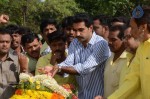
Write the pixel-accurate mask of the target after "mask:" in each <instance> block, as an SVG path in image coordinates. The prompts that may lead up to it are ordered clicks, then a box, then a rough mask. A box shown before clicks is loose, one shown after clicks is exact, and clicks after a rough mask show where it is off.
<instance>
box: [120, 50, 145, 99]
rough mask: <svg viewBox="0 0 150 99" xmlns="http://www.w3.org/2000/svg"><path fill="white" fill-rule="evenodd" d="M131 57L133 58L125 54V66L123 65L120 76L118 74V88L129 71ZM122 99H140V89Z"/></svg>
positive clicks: (129, 54) (131, 55)
mask: <svg viewBox="0 0 150 99" xmlns="http://www.w3.org/2000/svg"><path fill="white" fill-rule="evenodd" d="M133 57H134V55H133V54H131V53H129V52H127V65H124V66H123V67H122V70H121V74H120V81H119V87H120V86H121V85H122V84H123V83H124V79H125V77H126V75H127V74H128V73H129V71H130V66H129V65H130V63H131V61H132V59H133ZM124 99H142V94H141V89H140V88H139V89H138V90H137V91H135V92H133V93H132V94H130V95H129V96H128V97H125V98H124Z"/></svg>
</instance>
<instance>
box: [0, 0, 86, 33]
mask: <svg viewBox="0 0 150 99" xmlns="http://www.w3.org/2000/svg"><path fill="white" fill-rule="evenodd" d="M0 6H1V9H0V12H1V13H5V14H8V15H9V16H10V22H11V23H16V24H19V25H24V26H27V27H30V28H32V29H33V30H34V31H35V32H39V24H40V22H41V20H42V19H43V18H51V17H53V18H55V19H56V20H57V21H58V22H59V21H60V20H62V18H64V17H66V16H70V15H73V14H74V13H76V12H80V11H83V10H82V9H80V8H79V7H78V5H77V4H76V2H75V1H74V0H45V2H40V1H39V0H3V2H1V3H0Z"/></svg>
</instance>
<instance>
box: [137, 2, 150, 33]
mask: <svg viewBox="0 0 150 99" xmlns="http://www.w3.org/2000/svg"><path fill="white" fill-rule="evenodd" d="M142 8H143V11H144V14H143V16H142V17H141V18H134V20H135V22H136V24H137V26H138V27H139V26H140V25H142V24H147V28H148V31H149V32H150V6H146V5H145V6H143V7H142Z"/></svg>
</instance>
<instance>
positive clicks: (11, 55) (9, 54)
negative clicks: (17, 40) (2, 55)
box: [6, 52, 15, 61]
mask: <svg viewBox="0 0 150 99" xmlns="http://www.w3.org/2000/svg"><path fill="white" fill-rule="evenodd" d="M8 59H10V60H12V61H14V60H15V58H14V55H13V54H12V53H10V52H9V53H8V56H7V58H6V60H8Z"/></svg>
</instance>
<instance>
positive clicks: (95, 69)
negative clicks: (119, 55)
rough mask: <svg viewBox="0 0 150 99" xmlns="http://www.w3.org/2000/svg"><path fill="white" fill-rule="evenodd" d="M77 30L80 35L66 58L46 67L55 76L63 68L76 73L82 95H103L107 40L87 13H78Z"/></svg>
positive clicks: (84, 97)
mask: <svg viewBox="0 0 150 99" xmlns="http://www.w3.org/2000/svg"><path fill="white" fill-rule="evenodd" d="M73 30H74V32H75V37H76V38H75V39H74V40H73V41H72V42H71V44H70V46H69V49H68V51H69V53H68V56H67V58H66V60H65V61H63V62H62V63H60V64H58V65H56V66H53V68H52V67H49V69H48V68H47V67H46V68H43V70H46V71H48V70H49V72H51V74H52V76H53V75H54V74H55V73H56V72H60V71H62V72H65V73H68V74H73V75H76V80H77V82H78V85H79V89H78V97H79V99H93V98H94V96H96V95H98V94H100V95H102V96H103V71H104V64H105V61H106V60H107V58H108V57H109V56H110V52H109V47H108V44H107V41H106V40H104V39H103V38H102V37H100V36H98V35H96V34H95V33H94V32H93V26H92V20H91V19H90V17H89V16H88V15H87V14H85V13H80V14H77V15H75V16H74V18H73Z"/></svg>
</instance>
